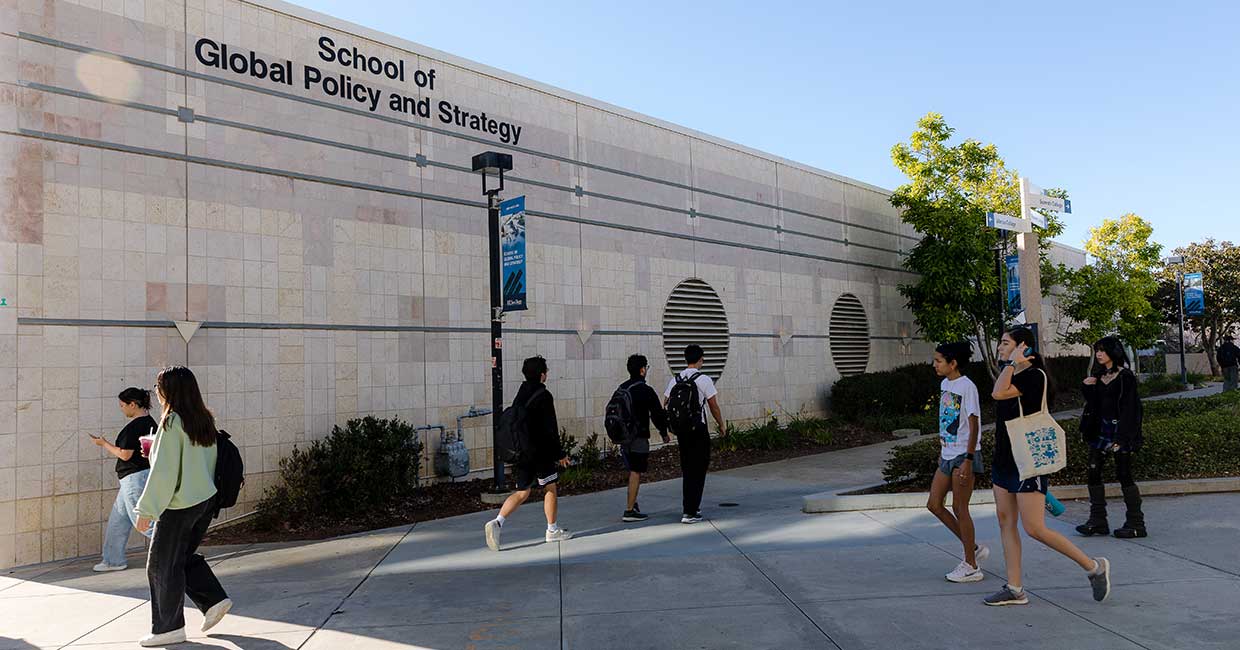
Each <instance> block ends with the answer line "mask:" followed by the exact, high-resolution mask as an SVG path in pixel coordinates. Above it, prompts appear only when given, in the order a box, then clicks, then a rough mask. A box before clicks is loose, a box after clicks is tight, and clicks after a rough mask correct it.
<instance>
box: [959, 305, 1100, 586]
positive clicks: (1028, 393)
mask: <svg viewBox="0 0 1240 650" xmlns="http://www.w3.org/2000/svg"><path fill="white" fill-rule="evenodd" d="M1036 345H1037V343H1036V340H1035V338H1034V335H1033V331H1032V330H1030V329H1029V328H1027V327H1016V328H1013V329H1012V330H1010V331H1007V332H1004V333H1003V337H1002V338H1001V339H1000V340H999V358H1000V359H1002V360H1003V361H1005V362H1007V363H1006V364H1005V365H1004V367H1003V370H1002V371H1001V372H1000V373H999V378H998V379H996V380H995V388H994V391H992V392H991V397H993V398H994V399H995V451H994V455H993V456H992V457H991V463H990V480H991V482H992V483H993V484H994V488H993V490H994V495H995V513H996V514H997V515H998V517H999V532H1000V535H1001V538H1002V540H1003V560H1004V562H1005V563H1006V564H1007V583H1006V584H1004V585H1003V588H1002V589H1000V590H999V591H997V592H996V593H994V594H992V595H990V596H987V597H986V598H985V600H984V601H983V602H985V603H986V604H987V605H994V606H1001V605H1028V604H1029V596H1028V595H1027V594H1026V593H1025V590H1024V587H1023V585H1022V584H1021V582H1022V580H1021V547H1020V546H1021V544H1020V530H1019V529H1018V528H1017V527H1016V525H1017V523H1020V524H1023V525H1024V528H1025V532H1026V533H1028V534H1029V536H1030V537H1032V538H1034V539H1036V540H1038V541H1039V542H1042V543H1043V544H1045V545H1046V546H1048V547H1050V548H1051V549H1052V550H1054V551H1056V552H1058V553H1059V554H1061V555H1063V556H1064V557H1067V558H1068V559H1070V560H1072V561H1073V562H1076V564H1077V566H1079V567H1081V569H1083V570H1084V571H1085V575H1086V576H1087V577H1088V579H1089V585H1090V588H1091V589H1092V590H1093V596H1094V600H1096V601H1099V602H1101V601H1104V600H1106V599H1107V597H1108V596H1110V595H1111V563H1110V562H1108V561H1107V559H1106V558H1104V557H1099V558H1091V557H1089V556H1088V555H1086V554H1085V552H1084V551H1082V550H1081V549H1079V548H1077V546H1076V545H1075V544H1073V543H1072V542H1071V541H1069V540H1068V538H1066V537H1064V536H1063V535H1061V534H1060V533H1059V532H1058V531H1056V530H1054V529H1052V528H1050V527H1049V526H1047V525H1046V488H1047V478H1046V477H1045V476H1034V477H1031V478H1028V479H1025V480H1021V478H1020V469H1019V468H1018V467H1017V465H1016V457H1015V456H1014V455H1013V454H1012V441H1011V439H1010V438H1009V437H1008V429H1007V423H1008V422H1009V421H1013V420H1017V419H1018V418H1020V417H1021V415H1022V413H1023V414H1026V415H1027V414H1033V413H1037V412H1039V411H1041V410H1042V407H1043V405H1044V404H1045V403H1046V400H1047V394H1048V392H1049V388H1050V387H1049V386H1048V383H1049V381H1048V378H1047V374H1046V364H1045V362H1044V361H1043V360H1042V355H1041V354H1038V353H1037V352H1034V350H1033V348H1034V346H1036Z"/></svg>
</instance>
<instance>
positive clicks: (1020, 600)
mask: <svg viewBox="0 0 1240 650" xmlns="http://www.w3.org/2000/svg"><path fill="white" fill-rule="evenodd" d="M982 602H984V603H986V604H987V605H992V606H994V607H1000V606H1003V605H1028V604H1029V596H1028V595H1027V594H1026V593H1025V590H1024V589H1022V590H1021V591H1020V593H1019V594H1018V593H1016V592H1015V591H1012V588H1011V587H1009V586H1007V585H1003V588H1002V589H1000V590H999V591H997V592H995V593H993V594H991V595H989V596H987V597H986V599H985V600H983V601H982Z"/></svg>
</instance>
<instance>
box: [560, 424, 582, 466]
mask: <svg viewBox="0 0 1240 650" xmlns="http://www.w3.org/2000/svg"><path fill="white" fill-rule="evenodd" d="M578 444H579V443H578V441H577V439H576V438H574V437H573V436H571V435H569V434H568V430H567V429H565V428H563V427H561V428H560V449H561V450H562V451H563V452H564V455H565V456H568V457H569V458H570V459H572V458H573V457H574V456H575V455H576V453H577V452H576V451H575V450H576V449H577V445H578Z"/></svg>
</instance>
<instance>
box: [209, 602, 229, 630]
mask: <svg viewBox="0 0 1240 650" xmlns="http://www.w3.org/2000/svg"><path fill="white" fill-rule="evenodd" d="M232 605H233V603H232V599H231V598H225V599H224V600H221V601H220V602H218V603H216V604H214V605H212V606H211V609H208V610H207V613H206V614H203V615H202V631H203V632H206V631H207V630H209V629H211V628H213V627H215V624H216V623H219V622H220V620H222V619H223V618H224V615H225V614H227V613H228V611H229V610H231V609H232Z"/></svg>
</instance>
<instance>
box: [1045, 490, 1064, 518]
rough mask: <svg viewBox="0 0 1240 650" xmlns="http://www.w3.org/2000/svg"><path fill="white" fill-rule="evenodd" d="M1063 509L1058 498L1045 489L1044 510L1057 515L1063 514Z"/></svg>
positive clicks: (1053, 515) (1054, 515)
mask: <svg viewBox="0 0 1240 650" xmlns="http://www.w3.org/2000/svg"><path fill="white" fill-rule="evenodd" d="M1065 509H1066V508H1064V507H1063V504H1062V503H1060V502H1059V499H1056V498H1055V495H1053V494H1051V491H1050V490H1047V491H1046V511H1047V512H1049V513H1051V516H1052V517H1058V516H1059V515H1062V514H1063V511H1064V510H1065Z"/></svg>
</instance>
